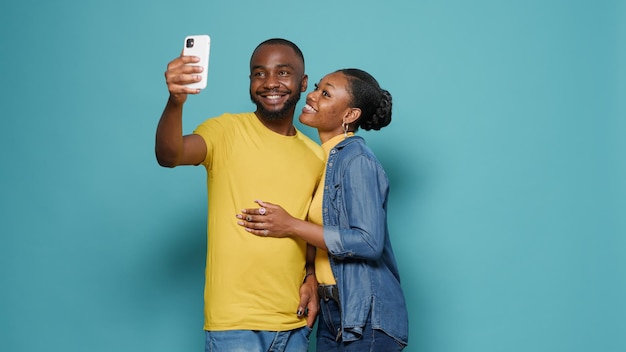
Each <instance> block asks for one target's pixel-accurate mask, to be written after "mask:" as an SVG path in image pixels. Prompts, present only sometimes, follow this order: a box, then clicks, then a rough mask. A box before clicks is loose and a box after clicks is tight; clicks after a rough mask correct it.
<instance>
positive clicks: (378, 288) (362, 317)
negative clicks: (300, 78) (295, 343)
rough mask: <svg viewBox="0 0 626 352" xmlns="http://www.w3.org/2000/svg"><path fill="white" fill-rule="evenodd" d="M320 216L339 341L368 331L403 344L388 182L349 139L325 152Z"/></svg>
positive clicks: (361, 144) (404, 318) (404, 317)
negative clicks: (337, 306)
mask: <svg viewBox="0 0 626 352" xmlns="http://www.w3.org/2000/svg"><path fill="white" fill-rule="evenodd" d="M326 168H327V169H326V178H325V184H324V199H323V203H322V216H323V220H324V241H325V242H326V246H327V247H328V253H329V259H330V266H331V269H332V272H333V275H334V276H335V280H336V281H337V286H338V288H339V297H340V302H341V307H340V308H341V311H342V312H343V313H344V314H343V315H342V317H341V326H342V329H343V330H342V337H343V340H344V341H354V340H357V339H360V338H361V337H362V336H363V334H364V332H365V328H366V323H367V321H368V317H370V314H371V318H370V319H371V327H372V328H373V329H377V330H382V331H384V332H385V333H387V334H388V335H390V336H391V337H393V338H394V339H395V340H397V341H400V342H401V343H403V344H406V343H407V342H408V314H407V310H406V302H405V299H404V294H403V293H402V288H401V286H400V275H399V273H398V268H397V264H396V260H395V256H394V254H393V250H392V248H391V242H390V240H389V231H388V228H387V197H388V194H389V180H388V178H387V175H386V174H385V171H384V170H383V168H382V165H381V164H380V162H379V161H378V160H377V159H376V157H375V156H374V154H373V153H372V151H371V150H370V149H369V148H368V147H367V146H366V145H365V140H364V139H363V138H361V137H358V136H354V137H350V138H347V139H345V140H344V141H342V142H340V143H339V144H337V146H335V147H334V148H333V149H331V150H330V154H329V156H328V161H327V163H326Z"/></svg>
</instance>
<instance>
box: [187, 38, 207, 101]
mask: <svg viewBox="0 0 626 352" xmlns="http://www.w3.org/2000/svg"><path fill="white" fill-rule="evenodd" d="M184 45H185V46H184V48H183V55H189V56H197V57H199V58H200V62H196V63H193V64H188V65H194V66H202V67H203V68H204V69H203V70H202V72H201V73H200V75H201V76H202V80H201V81H199V82H194V83H190V84H188V85H187V86H188V87H189V88H199V89H204V88H206V81H207V73H208V71H209V53H210V52H211V37H209V36H208V35H206V34H202V35H190V36H187V37H186V38H185V43H184Z"/></svg>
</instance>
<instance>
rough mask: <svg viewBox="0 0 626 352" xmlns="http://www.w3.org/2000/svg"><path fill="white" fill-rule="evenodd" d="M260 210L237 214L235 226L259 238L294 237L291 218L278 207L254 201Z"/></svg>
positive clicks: (244, 210) (251, 209) (243, 211)
mask: <svg viewBox="0 0 626 352" xmlns="http://www.w3.org/2000/svg"><path fill="white" fill-rule="evenodd" d="M255 203H257V204H258V205H259V206H260V208H249V209H243V210H242V211H241V214H237V219H239V221H237V224H238V225H240V226H243V227H244V228H245V230H246V231H248V232H250V233H251V234H253V235H257V236H261V237H288V236H292V235H294V233H293V223H294V221H297V220H298V219H296V218H294V217H292V216H291V215H289V213H287V211H286V210H285V209H283V208H282V207H281V206H280V205H277V204H272V203H268V202H263V201H260V200H256V201H255Z"/></svg>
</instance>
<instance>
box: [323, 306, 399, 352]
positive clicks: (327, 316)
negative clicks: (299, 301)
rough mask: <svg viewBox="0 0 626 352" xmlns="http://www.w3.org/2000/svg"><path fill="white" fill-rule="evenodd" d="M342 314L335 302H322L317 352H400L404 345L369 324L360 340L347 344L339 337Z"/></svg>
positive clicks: (364, 328)
mask: <svg viewBox="0 0 626 352" xmlns="http://www.w3.org/2000/svg"><path fill="white" fill-rule="evenodd" d="M340 326H341V312H340V310H339V305H338V304H337V302H335V301H333V300H328V301H324V300H322V301H321V302H320V314H319V321H318V323H317V340H316V341H317V352H399V351H402V350H403V349H404V345H402V344H401V343H399V342H397V341H396V340H394V339H393V338H392V337H391V336H389V335H387V334H385V333H384V332H383V331H381V330H376V329H372V325H371V324H370V323H369V319H368V323H367V324H366V325H365V326H364V327H363V335H362V337H361V338H360V339H358V340H355V341H351V342H345V341H343V339H342V336H341V335H339V332H340V331H341V329H340V328H339V327H340Z"/></svg>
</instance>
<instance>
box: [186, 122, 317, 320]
mask: <svg viewBox="0 0 626 352" xmlns="http://www.w3.org/2000/svg"><path fill="white" fill-rule="evenodd" d="M194 133H196V134H198V135H200V136H202V137H203V138H204V140H205V142H206V144H207V156H206V159H205V160H204V162H203V165H204V166H205V167H206V170H207V190H208V212H209V215H208V225H207V226H208V231H207V233H208V236H207V238H208V241H207V261H206V282H205V291H204V300H205V311H204V313H205V319H204V329H205V330H214V331H220V330H234V329H245V330H274V331H285V330H290V329H294V328H298V327H302V326H304V325H305V324H306V321H305V320H304V319H302V318H299V317H298V316H297V315H296V310H297V307H298V304H299V288H300V285H301V283H302V279H303V277H304V266H305V253H306V243H305V242H304V241H301V240H298V239H294V238H266V237H257V236H255V235H252V234H250V233H248V232H246V231H245V230H244V228H243V227H241V226H239V225H237V221H238V219H237V218H236V217H235V215H236V214H238V213H240V212H241V209H244V208H257V207H258V205H257V204H256V203H254V200H256V199H259V200H263V201H268V202H271V203H274V204H279V205H281V206H282V207H283V208H284V209H285V210H287V211H288V212H289V213H290V214H291V215H293V216H295V217H298V218H300V219H305V218H306V215H307V212H308V209H309V206H310V204H311V198H312V195H313V192H314V191H315V188H316V186H317V183H318V182H319V177H320V175H321V171H322V168H323V157H324V156H323V152H322V150H321V148H320V147H319V145H317V144H316V143H315V142H313V141H312V140H311V139H309V138H308V137H306V136H305V135H304V134H302V133H301V132H297V134H296V135H295V136H284V135H280V134H277V133H274V132H272V131H270V130H269V129H267V128H266V127H265V126H263V124H262V123H261V122H260V121H259V119H258V118H257V117H256V115H255V114H254V113H243V114H224V115H222V116H220V117H217V118H212V119H209V120H207V121H205V122H204V123H202V124H201V125H200V126H199V127H198V128H197V129H196V131H194Z"/></svg>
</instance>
